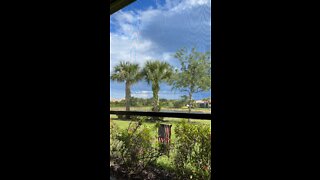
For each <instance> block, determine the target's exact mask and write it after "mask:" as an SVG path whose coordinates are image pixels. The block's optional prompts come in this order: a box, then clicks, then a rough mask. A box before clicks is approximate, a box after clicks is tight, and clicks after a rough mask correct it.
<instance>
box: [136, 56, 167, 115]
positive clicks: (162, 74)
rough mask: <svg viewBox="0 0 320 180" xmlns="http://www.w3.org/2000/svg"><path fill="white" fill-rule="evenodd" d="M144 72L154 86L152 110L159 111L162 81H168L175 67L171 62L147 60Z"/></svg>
mask: <svg viewBox="0 0 320 180" xmlns="http://www.w3.org/2000/svg"><path fill="white" fill-rule="evenodd" d="M142 74H143V75H144V77H145V79H146V80H147V82H148V84H151V86H152V93H153V108H152V111H154V112H159V111H160V106H159V91H160V83H161V82H167V81H168V80H169V79H170V78H171V76H172V74H173V68H172V67H171V66H170V64H168V63H166V62H161V61H158V60H156V61H147V62H146V64H145V67H144V68H143V70H142Z"/></svg>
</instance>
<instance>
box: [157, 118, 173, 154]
mask: <svg viewBox="0 0 320 180" xmlns="http://www.w3.org/2000/svg"><path fill="white" fill-rule="evenodd" d="M171 127H172V125H168V124H160V126H159V129H158V141H159V143H160V152H161V153H164V154H167V155H168V156H169V152H170V141H171Z"/></svg>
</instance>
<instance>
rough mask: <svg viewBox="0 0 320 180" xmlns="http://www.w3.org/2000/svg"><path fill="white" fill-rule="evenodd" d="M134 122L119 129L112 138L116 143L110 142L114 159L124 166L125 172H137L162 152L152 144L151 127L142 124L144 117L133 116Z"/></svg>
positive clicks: (152, 161) (153, 139)
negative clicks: (126, 127) (125, 127)
mask: <svg viewBox="0 0 320 180" xmlns="http://www.w3.org/2000/svg"><path fill="white" fill-rule="evenodd" d="M134 119H135V121H136V122H132V121H131V123H130V124H129V127H128V129H124V130H120V131H118V133H115V135H114V136H112V138H114V140H113V141H114V142H115V141H116V142H117V144H115V143H113V144H112V150H113V151H115V153H113V154H112V155H113V157H114V158H115V161H116V162H117V163H118V164H120V165H121V166H122V167H124V168H125V169H126V170H127V172H130V173H132V174H139V173H140V172H142V171H143V170H144V169H145V168H146V167H147V166H148V165H150V164H152V163H154V162H155V161H156V160H157V158H159V157H160V156H161V155H162V154H161V153H160V152H159V151H158V147H159V146H158V145H157V144H156V146H155V145H153V144H154V141H155V138H156V137H153V136H152V135H151V134H152V133H151V128H147V127H146V126H142V124H143V121H145V119H144V118H140V117H134Z"/></svg>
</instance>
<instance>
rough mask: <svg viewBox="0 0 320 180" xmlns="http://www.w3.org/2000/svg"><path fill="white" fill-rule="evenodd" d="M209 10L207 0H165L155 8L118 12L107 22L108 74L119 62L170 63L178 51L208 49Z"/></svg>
mask: <svg viewBox="0 0 320 180" xmlns="http://www.w3.org/2000/svg"><path fill="white" fill-rule="evenodd" d="M210 8H211V1H209V0H183V1H181V0H166V3H165V4H164V5H163V6H160V5H158V8H157V9H152V8H149V9H147V10H144V11H141V10H136V11H118V12H117V13H115V14H114V15H112V16H111V19H110V22H111V26H113V28H114V29H115V31H112V32H111V33H110V39H111V40H110V41H111V42H110V44H111V46H110V52H111V53H110V59H111V62H110V72H111V70H112V68H113V67H114V66H115V65H116V64H118V63H119V61H121V60H126V61H130V62H136V63H139V64H140V65H141V66H142V65H143V64H144V63H145V61H147V60H150V59H159V60H164V61H168V62H173V61H172V60H173V57H172V55H173V53H174V52H175V51H176V50H177V49H178V48H181V47H185V46H197V47H198V48H202V49H208V48H210V45H211V32H210V28H211V19H210V18H211V17H210V16H211V15H210V13H211V12H210ZM171 64H172V63H171ZM175 65H176V64H175Z"/></svg>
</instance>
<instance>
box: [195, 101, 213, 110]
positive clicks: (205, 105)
mask: <svg viewBox="0 0 320 180" xmlns="http://www.w3.org/2000/svg"><path fill="white" fill-rule="evenodd" d="M196 104H197V107H199V108H211V99H209V100H198V101H196Z"/></svg>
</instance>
